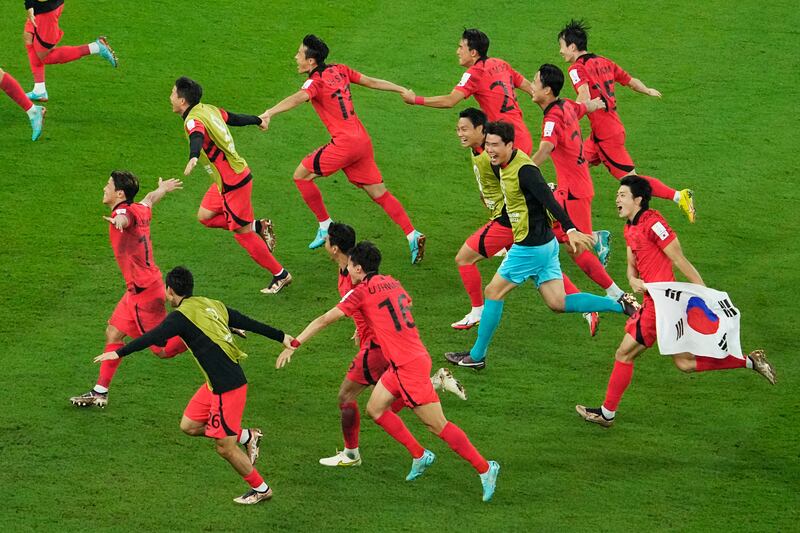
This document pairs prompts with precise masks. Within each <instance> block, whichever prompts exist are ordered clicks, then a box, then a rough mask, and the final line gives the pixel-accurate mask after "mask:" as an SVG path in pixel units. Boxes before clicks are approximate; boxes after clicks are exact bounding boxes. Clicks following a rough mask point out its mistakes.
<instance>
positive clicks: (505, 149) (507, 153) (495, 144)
mask: <svg viewBox="0 0 800 533" xmlns="http://www.w3.org/2000/svg"><path fill="white" fill-rule="evenodd" d="M513 151H514V143H508V144H506V143H504V142H503V139H502V138H501V137H500V136H499V135H491V134H490V135H487V136H486V153H487V154H489V159H490V160H491V162H492V164H493V165H502V164H504V163H508V160H509V159H511V152H513Z"/></svg>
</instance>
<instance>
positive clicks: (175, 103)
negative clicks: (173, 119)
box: [169, 87, 186, 113]
mask: <svg viewBox="0 0 800 533" xmlns="http://www.w3.org/2000/svg"><path fill="white" fill-rule="evenodd" d="M169 103H170V104H172V112H173V113H181V112H182V109H181V108H182V107H183V106H184V105H186V100H184V99H183V98H181V97H180V96H178V89H177V88H176V87H172V93H170V95H169Z"/></svg>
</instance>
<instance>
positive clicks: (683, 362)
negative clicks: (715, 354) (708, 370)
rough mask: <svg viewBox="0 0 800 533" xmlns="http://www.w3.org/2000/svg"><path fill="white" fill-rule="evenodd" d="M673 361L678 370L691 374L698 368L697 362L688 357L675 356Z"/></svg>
mask: <svg viewBox="0 0 800 533" xmlns="http://www.w3.org/2000/svg"><path fill="white" fill-rule="evenodd" d="M672 362H673V363H674V364H675V366H676V367H677V369H678V370H680V371H681V372H685V373H686V374H691V373H693V372H694V371H695V370H696V369H697V365H696V364H695V362H694V360H693V359H691V358H688V357H680V356H675V357H673V358H672Z"/></svg>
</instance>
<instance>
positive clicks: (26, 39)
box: [22, 31, 33, 46]
mask: <svg viewBox="0 0 800 533" xmlns="http://www.w3.org/2000/svg"><path fill="white" fill-rule="evenodd" d="M22 42H23V43H25V46H28V45H31V44H33V34H32V33H28V32H27V31H24V32H22Z"/></svg>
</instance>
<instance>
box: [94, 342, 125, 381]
mask: <svg viewBox="0 0 800 533" xmlns="http://www.w3.org/2000/svg"><path fill="white" fill-rule="evenodd" d="M123 346H125V345H124V344H122V343H121V342H118V343H114V344H106V347H105V349H104V350H103V351H104V352H116V351H117V350H119V349H120V348H122V347H123ZM121 362H122V359H114V360H111V361H103V362H102V363H100V375H99V376H98V377H97V384H98V385H100V386H101V387H105V388H108V386H109V385H111V380H112V379H114V374H115V373H116V371H117V368H119V364H120V363H121Z"/></svg>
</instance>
